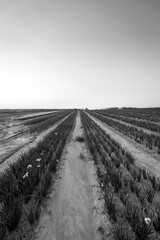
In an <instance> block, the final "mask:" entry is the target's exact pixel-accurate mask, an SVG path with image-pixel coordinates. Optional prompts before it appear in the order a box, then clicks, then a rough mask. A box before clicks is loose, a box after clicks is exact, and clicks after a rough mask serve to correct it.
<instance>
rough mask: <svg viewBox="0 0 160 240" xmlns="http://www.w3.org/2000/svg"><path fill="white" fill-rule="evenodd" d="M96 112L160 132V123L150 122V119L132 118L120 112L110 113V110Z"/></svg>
mask: <svg viewBox="0 0 160 240" xmlns="http://www.w3.org/2000/svg"><path fill="white" fill-rule="evenodd" d="M95 112H96V113H99V114H102V115H104V116H107V117H110V118H113V119H118V120H122V121H124V122H127V123H130V124H133V125H136V126H138V127H142V128H146V129H149V130H151V131H155V132H158V133H160V125H159V124H156V123H154V122H150V121H146V120H142V119H137V118H130V117H126V116H123V115H119V114H110V113H108V111H102V110H98V111H95Z"/></svg>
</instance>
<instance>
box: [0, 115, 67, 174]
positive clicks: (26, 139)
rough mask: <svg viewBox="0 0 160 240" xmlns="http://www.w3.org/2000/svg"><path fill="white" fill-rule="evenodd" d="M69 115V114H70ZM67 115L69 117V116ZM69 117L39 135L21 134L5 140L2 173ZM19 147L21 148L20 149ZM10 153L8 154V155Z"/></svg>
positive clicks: (0, 158) (2, 150)
mask: <svg viewBox="0 0 160 240" xmlns="http://www.w3.org/2000/svg"><path fill="white" fill-rule="evenodd" d="M68 116H69V115H68ZM68 116H67V117H68ZM67 117H65V118H63V119H62V120H60V121H58V122H57V123H56V124H54V125H53V126H52V127H50V128H48V129H47V130H44V131H43V132H42V133H40V134H39V135H38V136H37V135H36V134H32V135H30V134H27V135H26V136H21V137H19V138H17V139H14V141H13V140H12V139H9V141H8V142H5V143H4V144H3V145H1V146H0V151H1V153H0V161H1V160H2V163H0V173H1V172H3V171H4V170H5V169H6V168H8V165H9V164H10V163H13V162H15V161H17V158H18V157H19V156H20V154H21V153H22V152H23V153H24V152H27V151H28V150H29V149H30V148H32V147H35V146H36V145H37V143H38V142H40V141H41V140H43V138H44V137H45V136H46V135H47V134H48V133H49V132H51V131H53V130H54V129H55V128H56V127H57V126H58V125H59V124H60V123H61V122H62V121H64V120H65V119H66V118H67ZM18 148H19V149H18ZM12 152H13V154H12ZM6 154H8V155H6ZM5 155H6V158H5V161H3V159H4V156H5ZM7 156H9V157H7Z"/></svg>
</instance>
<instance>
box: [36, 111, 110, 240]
mask: <svg viewBox="0 0 160 240" xmlns="http://www.w3.org/2000/svg"><path fill="white" fill-rule="evenodd" d="M79 135H83V129H82V127H81V120H80V116H79V113H78V115H77V118H76V123H75V126H74V129H73V132H72V134H71V136H70V137H69V139H68V141H67V144H66V146H65V148H64V151H63V154H62V158H61V165H60V170H59V173H58V175H59V178H57V180H56V181H55V183H54V185H53V186H52V189H51V193H50V195H49V199H48V201H47V204H46V207H45V208H44V210H43V211H42V214H41V217H40V221H39V225H38V227H37V229H36V238H35V239H36V240H44V239H45V240H73V239H74V240H91V239H92V240H100V239H102V238H101V233H102V229H103V232H104V235H108V237H109V236H110V232H109V227H110V224H109V221H108V218H107V215H106V214H104V213H103V212H104V201H103V199H101V191H100V189H99V186H98V183H97V181H96V174H95V166H93V162H92V159H91V157H90V155H89V152H88V150H87V149H86V145H85V143H80V142H78V141H76V140H75V139H76V137H77V136H79ZM107 239H110V238H107Z"/></svg>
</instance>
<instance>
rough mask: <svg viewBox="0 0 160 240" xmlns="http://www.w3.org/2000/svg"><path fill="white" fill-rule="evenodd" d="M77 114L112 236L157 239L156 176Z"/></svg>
mask: <svg viewBox="0 0 160 240" xmlns="http://www.w3.org/2000/svg"><path fill="white" fill-rule="evenodd" d="M81 118H82V123H83V127H84V130H85V135H86V139H87V144H88V147H89V150H90V152H91V154H92V157H93V160H94V163H95V164H96V165H97V175H98V179H99V182H100V185H101V188H102V193H103V197H104V199H105V204H106V208H107V210H108V213H109V215H110V218H111V221H112V223H113V228H114V233H115V237H116V239H119V240H120V239H123V240H146V239H150V240H155V239H160V236H159V234H158V231H160V201H159V199H160V192H159V190H160V183H159V180H158V179H156V177H155V176H154V175H152V174H151V173H150V172H149V171H147V170H146V169H143V168H139V167H137V166H136V165H135V161H134V158H133V157H132V155H131V154H130V153H129V152H127V151H126V150H125V149H123V148H122V147H121V146H120V145H119V144H118V143H117V142H115V141H114V140H113V139H112V138H111V137H110V136H109V135H107V134H106V133H105V132H104V131H103V130H102V129H101V128H100V127H99V126H98V125H97V124H96V123H95V122H94V121H93V120H92V119H91V118H89V117H88V115H86V113H84V112H81Z"/></svg>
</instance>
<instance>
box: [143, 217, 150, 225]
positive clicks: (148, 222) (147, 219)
mask: <svg viewBox="0 0 160 240" xmlns="http://www.w3.org/2000/svg"><path fill="white" fill-rule="evenodd" d="M144 221H145V223H146V224H147V225H149V224H150V223H151V219H150V218H148V217H146V218H145V219H144Z"/></svg>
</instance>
